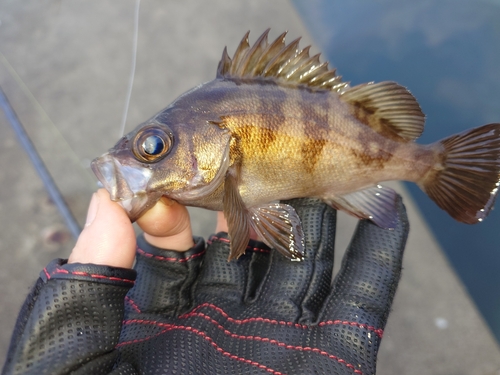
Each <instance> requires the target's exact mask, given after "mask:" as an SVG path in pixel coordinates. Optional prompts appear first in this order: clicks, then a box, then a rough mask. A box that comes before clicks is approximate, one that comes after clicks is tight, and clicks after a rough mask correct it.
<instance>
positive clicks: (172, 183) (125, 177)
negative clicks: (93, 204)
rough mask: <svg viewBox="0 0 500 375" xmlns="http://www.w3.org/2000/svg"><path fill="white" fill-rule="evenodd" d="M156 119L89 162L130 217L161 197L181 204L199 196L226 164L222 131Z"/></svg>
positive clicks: (210, 126)
mask: <svg viewBox="0 0 500 375" xmlns="http://www.w3.org/2000/svg"><path fill="white" fill-rule="evenodd" d="M161 118H162V119H161V120H158V117H155V118H153V119H152V120H149V121H146V122H145V123H143V124H141V125H139V126H138V127H137V128H136V129H134V130H133V131H132V132H130V133H129V134H127V135H125V136H124V137H122V138H121V139H120V140H119V141H118V143H117V144H116V145H115V146H114V147H113V148H111V149H110V150H109V151H108V152H107V153H105V154H104V155H102V156H100V157H98V158H96V159H94V160H93V161H92V164H91V168H92V170H93V172H94V173H95V175H96V176H97V178H98V179H99V181H100V182H101V183H102V185H103V186H104V188H105V189H106V190H107V191H108V192H109V194H110V196H111V199H112V200H113V201H116V202H118V203H120V205H121V206H122V207H123V208H124V209H125V210H126V211H127V213H128V215H129V217H130V219H131V221H135V220H137V219H138V218H139V217H140V216H142V214H144V213H145V212H146V211H147V210H148V209H150V208H151V207H152V206H154V205H155V203H156V202H157V201H158V200H159V199H160V198H161V197H162V196H167V197H169V198H171V199H174V200H177V201H179V202H181V203H183V204H189V202H190V201H194V200H196V201H200V200H202V198H203V197H205V196H207V195H209V194H210V193H212V192H213V191H214V190H215V189H216V188H217V187H218V186H219V185H220V184H221V183H223V180H224V176H225V174H226V171H227V168H228V166H229V145H230V134H229V133H228V132H227V131H226V130H224V129H222V128H220V127H219V126H217V124H216V123H211V122H207V121H201V122H200V124H198V125H195V124H192V123H191V124H190V123H168V121H165V120H164V119H165V116H162V117H161ZM167 118H168V116H167Z"/></svg>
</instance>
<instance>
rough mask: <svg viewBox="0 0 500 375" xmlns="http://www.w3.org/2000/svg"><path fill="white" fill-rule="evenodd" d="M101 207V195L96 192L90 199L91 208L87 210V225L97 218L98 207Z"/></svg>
mask: <svg viewBox="0 0 500 375" xmlns="http://www.w3.org/2000/svg"><path fill="white" fill-rule="evenodd" d="M98 208H99V196H98V195H97V194H96V193H94V194H93V195H92V199H91V200H90V204H89V210H88V211H87V221H86V222H85V227H88V226H89V225H90V224H92V222H93V221H94V219H95V216H96V214H97V209H98Z"/></svg>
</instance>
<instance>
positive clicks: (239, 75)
mask: <svg viewBox="0 0 500 375" xmlns="http://www.w3.org/2000/svg"><path fill="white" fill-rule="evenodd" d="M268 34H269V29H267V30H266V31H265V32H264V33H263V34H262V35H261V36H260V37H259V38H258V39H257V40H256V42H255V43H254V44H253V45H250V43H249V32H247V33H246V34H245V35H244V37H243V39H242V40H241V42H240V43H239V45H238V47H237V49H236V51H235V53H234V55H233V57H232V58H231V57H230V56H229V54H228V52H227V48H224V51H223V53H222V58H221V60H220V62H219V64H218V67H217V74H216V78H215V79H214V80H212V81H210V82H207V83H203V84H201V85H199V86H197V87H194V88H193V89H191V90H189V91H187V92H186V93H184V94H182V95H181V96H179V97H178V98H177V99H176V100H175V101H174V102H172V103H171V104H170V105H169V106H168V107H166V108H165V109H163V110H161V111H160V112H158V113H157V114H155V115H154V116H153V117H151V118H150V119H148V120H147V121H145V122H143V123H141V124H140V125H138V126H137V127H136V128H135V129H134V130H133V131H131V132H130V133H128V134H126V135H125V136H123V137H122V138H121V139H120V140H119V141H118V142H117V143H116V145H115V146H114V147H112V148H111V149H110V150H109V151H108V152H107V153H105V154H103V155H102V156H100V157H98V158H96V159H95V160H93V162H92V164H91V168H92V170H93V172H94V173H95V175H96V176H97V178H98V179H99V181H100V182H101V183H102V185H103V186H104V187H105V188H106V189H107V190H108V192H109V193H110V196H111V199H112V200H114V201H117V202H119V203H120V204H121V205H122V207H123V208H124V209H125V210H126V211H127V213H128V215H129V217H130V219H131V220H132V221H135V220H136V219H138V218H139V217H140V216H141V215H142V214H144V213H145V212H146V211H147V210H148V209H150V208H151V207H152V206H153V205H154V204H155V203H156V202H157V201H158V200H159V199H160V198H161V197H162V196H166V197H168V198H170V199H173V200H176V201H177V202H179V203H181V204H183V205H188V206H195V207H201V208H205V209H209V210H216V211H223V212H224V215H225V217H226V219H227V222H228V234H229V237H230V239H231V245H230V255H229V260H231V259H236V258H238V257H240V256H241V255H242V254H244V253H245V249H246V247H247V244H248V241H249V238H250V232H251V230H253V231H254V232H255V233H256V234H257V235H258V237H259V239H260V240H262V241H263V242H264V243H266V244H267V245H268V246H269V247H270V248H274V249H276V250H277V251H279V252H280V253H282V254H283V255H285V256H286V257H288V258H291V259H292V260H301V259H302V258H303V254H304V233H303V230H302V226H301V221H300V218H299V217H298V215H297V213H296V211H295V210H294V208H293V207H292V206H291V205H289V204H288V203H287V202H286V201H287V200H289V199H293V198H301V197H313V198H318V199H321V200H322V201H323V202H325V203H326V204H328V205H330V206H331V207H333V208H335V209H337V210H342V211H345V212H347V213H348V214H351V215H353V216H355V217H357V218H360V219H369V220H371V221H372V222H374V223H375V224H376V225H378V226H380V227H382V228H389V229H391V228H394V227H395V225H396V223H397V220H398V216H397V211H396V206H395V205H396V199H397V193H396V192H395V191H394V190H392V189H390V188H388V187H386V186H383V185H381V183H382V182H384V181H391V180H405V181H410V182H415V183H416V184H417V185H418V186H419V187H420V188H421V189H422V190H423V191H424V192H425V193H427V195H428V196H429V197H430V198H431V199H432V200H433V201H434V202H435V203H436V204H437V205H438V206H439V207H440V208H442V209H443V210H445V211H446V212H448V213H449V214H450V215H451V216H452V217H453V218H455V219H456V220H458V221H460V222H463V223H468V224H474V223H477V222H481V221H482V220H484V218H486V216H487V215H488V213H489V212H490V211H491V209H492V208H493V205H494V201H495V198H496V195H497V191H498V187H499V176H500V173H499V172H500V137H499V135H500V123H491V124H487V125H484V126H480V127H477V128H473V129H470V130H467V131H464V132H462V133H460V134H455V135H452V136H449V137H447V138H445V139H443V140H441V141H437V142H434V143H432V144H429V145H421V144H417V143H415V142H414V141H415V139H416V138H418V137H419V136H420V135H421V133H422V132H423V129H424V123H425V115H424V113H423V112H422V109H421V107H420V105H419V104H418V102H417V100H416V99H415V97H414V96H413V95H412V94H411V93H410V91H409V90H408V89H407V88H405V87H403V86H401V85H399V84H398V83H396V82H392V81H383V82H378V83H375V82H369V83H364V84H359V85H356V86H351V85H350V83H349V82H344V81H343V80H342V77H341V76H340V75H338V74H337V72H336V70H335V69H330V68H329V67H328V63H327V62H321V60H320V55H319V54H315V55H312V56H311V54H310V52H309V51H310V46H307V47H305V48H300V47H299V41H300V38H297V39H295V40H293V41H292V42H290V43H288V44H287V43H286V41H285V36H286V32H284V33H282V34H281V35H279V36H278V37H277V38H276V39H275V40H274V41H269V38H268Z"/></svg>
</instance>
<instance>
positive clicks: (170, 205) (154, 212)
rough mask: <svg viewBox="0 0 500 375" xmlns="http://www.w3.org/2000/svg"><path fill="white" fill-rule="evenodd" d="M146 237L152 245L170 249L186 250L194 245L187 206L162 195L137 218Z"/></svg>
mask: <svg viewBox="0 0 500 375" xmlns="http://www.w3.org/2000/svg"><path fill="white" fill-rule="evenodd" d="M137 224H138V225H139V226H140V227H141V229H142V230H143V231H144V238H145V239H146V241H147V242H149V243H150V244H151V245H153V246H156V247H159V248H162V249H169V250H178V251H186V250H188V249H190V248H191V247H193V245H194V242H193V233H192V230H191V221H190V219H189V213H188V210H187V209H186V207H185V206H183V205H181V204H179V203H178V202H176V201H174V200H171V199H168V198H166V197H162V198H161V199H160V200H159V201H158V203H157V204H156V205H155V206H154V207H153V208H151V209H150V210H149V211H148V212H146V213H145V214H144V215H143V216H142V217H140V218H139V219H138V220H137Z"/></svg>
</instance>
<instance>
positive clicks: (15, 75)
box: [0, 52, 95, 186]
mask: <svg viewBox="0 0 500 375" xmlns="http://www.w3.org/2000/svg"><path fill="white" fill-rule="evenodd" d="M0 61H1V62H2V65H3V66H5V67H6V68H7V71H8V72H9V75H10V76H11V77H12V78H13V79H14V81H16V83H17V84H18V85H19V87H20V88H21V90H22V92H23V93H24V95H25V96H26V97H27V99H28V101H29V102H31V104H32V105H33V107H35V108H36V109H37V110H38V112H39V113H40V114H41V115H42V117H43V118H44V119H45V123H46V124H48V125H49V129H50V131H51V132H52V134H54V138H58V139H59V141H61V143H59V146H58V147H61V146H63V147H66V149H67V151H69V152H68V155H69V156H70V157H71V158H72V159H73V162H74V163H75V164H76V165H78V166H82V162H81V160H80V158H79V157H78V154H77V153H76V152H75V150H73V148H72V147H71V145H70V144H69V142H68V141H67V140H66V138H65V137H64V135H62V133H61V132H60V131H59V128H58V127H57V126H56V124H55V123H54V121H52V119H51V118H50V116H49V115H48V113H47V112H46V111H45V109H44V108H43V107H42V105H41V104H40V102H39V101H38V100H37V99H36V98H35V95H33V93H32V92H31V90H30V89H29V87H28V85H26V83H24V81H23V79H22V78H21V77H20V76H19V74H18V73H17V71H16V70H15V69H14V67H13V66H12V65H11V64H10V62H9V60H7V58H6V57H5V56H4V54H3V53H2V52H0ZM82 169H83V170H85V174H84V175H85V177H86V178H87V180H88V182H89V183H90V184H91V186H95V178H94V176H93V174H90V171H89V169H88V168H82Z"/></svg>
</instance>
